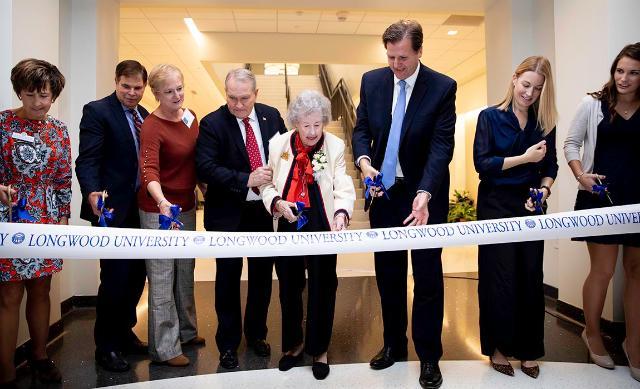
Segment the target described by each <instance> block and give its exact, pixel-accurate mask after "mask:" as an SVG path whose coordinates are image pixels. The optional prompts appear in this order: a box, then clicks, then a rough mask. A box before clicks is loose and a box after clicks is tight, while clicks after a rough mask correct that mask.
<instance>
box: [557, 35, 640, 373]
mask: <svg viewBox="0 0 640 389" xmlns="http://www.w3.org/2000/svg"><path fill="white" fill-rule="evenodd" d="M610 74H611V76H610V78H609V81H608V82H607V83H606V84H605V85H604V87H603V88H602V90H600V91H598V92H595V93H590V94H588V95H587V96H586V97H585V98H584V99H583V101H582V103H581V104H580V106H579V107H578V112H577V113H576V116H575V118H574V119H573V122H572V123H571V127H570V128H569V134H568V135H567V139H566V141H565V144H564V150H565V157H566V159H567V162H568V163H569V167H570V168H571V171H572V172H573V175H574V176H575V177H576V180H577V181H578V185H579V187H578V196H577V199H576V205H575V208H576V209H590V208H600V207H607V206H611V205H624V204H637V203H640V182H639V181H638V179H637V176H638V174H637V172H638V169H640V153H639V152H638V150H640V113H639V112H638V107H640V42H637V43H635V44H631V45H627V46H625V47H624V48H623V49H622V51H621V52H620V53H619V54H618V56H617V57H616V58H615V60H614V61H613V64H612V65H611V71H610ZM580 149H582V156H581V155H580ZM600 184H604V185H606V186H607V190H608V194H607V195H604V194H599V193H597V190H596V191H594V185H600ZM596 189H597V187H596ZM576 240H584V241H586V242H587V249H588V250H589V257H590V260H591V269H590V271H589V275H588V276H587V278H586V280H585V282H584V286H583V288H582V299H583V307H584V316H585V323H586V326H585V330H584V331H583V333H582V339H583V340H584V342H585V344H586V345H587V348H588V349H589V355H590V356H591V360H593V362H594V363H596V364H597V365H599V366H601V367H604V368H607V369H613V368H614V366H615V365H614V363H613V360H612V359H611V357H610V356H609V354H608V353H607V350H606V349H605V347H604V344H603V343H602V337H601V335H600V317H601V316H602V308H603V306H604V301H605V298H606V296H607V288H608V287H609V282H610V281H611V277H612V276H613V273H614V272H615V268H616V260H617V258H618V250H619V246H620V245H622V257H623V258H622V260H623V267H624V273H625V287H624V314H625V325H626V335H627V337H626V339H625V341H624V342H623V343H622V346H623V349H624V351H625V353H626V354H627V359H628V360H629V367H630V370H631V376H632V377H633V378H635V379H636V380H638V381H640V304H639V303H638V300H640V234H624V235H604V236H590V237H582V238H577V239H576Z"/></svg>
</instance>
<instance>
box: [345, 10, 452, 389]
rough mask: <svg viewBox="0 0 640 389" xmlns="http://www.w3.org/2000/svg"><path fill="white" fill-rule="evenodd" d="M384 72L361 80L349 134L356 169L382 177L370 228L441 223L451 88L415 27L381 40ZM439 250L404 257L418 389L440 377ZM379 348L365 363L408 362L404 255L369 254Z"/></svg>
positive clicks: (399, 26)
mask: <svg viewBox="0 0 640 389" xmlns="http://www.w3.org/2000/svg"><path fill="white" fill-rule="evenodd" d="M382 41H383V43H384V46H385V48H386V51H387V59H388V62H389V67H385V68H381V69H376V70H372V71H370V72H367V73H365V74H364V75H363V76H362V83H361V87H360V104H359V105H358V109H357V115H358V118H357V121H356V126H355V128H354V131H353V150H354V158H355V159H356V165H357V166H358V167H359V168H360V169H361V170H362V173H363V174H364V175H365V176H366V177H371V178H374V177H375V176H376V175H377V174H378V173H379V172H380V173H382V175H383V183H384V184H385V186H386V188H387V190H388V195H389V198H388V199H387V198H386V197H382V196H381V194H382V193H381V192H379V191H377V190H375V189H374V190H372V192H373V193H372V194H373V196H374V197H375V201H373V202H369V203H367V204H366V205H365V208H366V207H369V219H370V221H371V227H373V228H384V227H399V226H407V225H409V226H414V225H424V224H427V223H429V224H436V223H444V222H446V218H447V211H448V197H449V167H448V165H449V162H450V161H451V158H452V156H453V144H454V130H455V122H456V115H455V94H456V82H455V81H454V80H452V79H451V78H449V77H447V76H445V75H443V74H440V73H437V72H435V71H433V70H431V69H429V68H428V67H426V66H424V65H422V64H421V63H420V57H421V56H422V41H423V35H422V27H421V26H420V24H418V23H417V22H415V21H411V20H401V21H399V22H397V23H394V24H392V25H391V26H389V27H388V28H387V30H386V31H385V32H384V34H383V36H382ZM441 254H442V249H441V248H438V249H427V250H411V260H412V266H413V278H414V284H415V286H414V299H413V316H412V332H413V342H414V346H415V349H416V353H417V354H418V357H419V358H420V362H421V363H420V380H419V381H420V385H421V386H422V387H424V388H438V387H440V385H441V384H442V375H441V374H440V369H439V367H438V361H439V360H440V358H441V357H442V342H441V334H442V318H443V310H444V286H443V280H442V261H441ZM375 269H376V280H377V284H378V290H379V292H380V299H381V305H382V320H383V324H384V335H383V336H384V345H383V347H382V349H381V350H380V352H379V353H378V354H377V355H376V356H374V357H373V359H372V360H371V363H370V365H371V367H372V368H373V369H384V368H387V367H389V366H391V365H392V364H393V363H394V362H395V361H396V360H398V359H404V358H406V356H407V336H406V331H407V251H390V252H378V253H375Z"/></svg>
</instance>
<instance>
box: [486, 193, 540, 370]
mask: <svg viewBox="0 0 640 389" xmlns="http://www.w3.org/2000/svg"><path fill="white" fill-rule="evenodd" d="M528 197H529V186H528V185H525V186H492V185H489V184H486V183H483V182H481V183H480V186H479V189H478V219H479V220H486V219H500V218H506V217H517V216H527V215H532V213H531V212H529V211H527V210H526V209H525V208H524V203H525V201H526V200H527V198H528ZM543 255H544V241H531V242H517V243H502V244H491V245H480V246H478V278H479V282H478V298H479V302H480V345H481V349H482V354H484V355H487V356H491V355H493V353H494V351H495V349H496V348H497V349H498V350H500V352H501V353H502V354H504V355H506V356H508V357H514V358H516V359H520V360H535V359H538V358H540V357H542V356H543V355H544V291H543V270H542V269H543V265H542V258H543Z"/></svg>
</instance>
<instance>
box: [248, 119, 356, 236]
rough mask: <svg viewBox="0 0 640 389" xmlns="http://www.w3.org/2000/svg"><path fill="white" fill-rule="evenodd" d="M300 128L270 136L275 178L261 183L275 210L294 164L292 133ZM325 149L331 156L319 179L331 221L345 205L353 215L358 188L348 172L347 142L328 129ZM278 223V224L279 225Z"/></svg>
mask: <svg viewBox="0 0 640 389" xmlns="http://www.w3.org/2000/svg"><path fill="white" fill-rule="evenodd" d="M295 133H296V131H295V130H294V131H288V132H286V133H284V134H278V135H275V136H274V137H273V138H271V140H269V167H270V168H271V169H272V170H273V181H272V182H270V183H268V184H265V185H262V186H261V187H260V194H261V195H262V201H263V202H264V206H265V207H266V208H267V210H268V211H269V212H271V204H272V202H273V199H275V198H276V197H277V196H282V191H283V190H284V186H285V184H286V182H287V178H288V175H289V171H290V170H291V165H292V163H293V162H294V155H293V151H292V150H291V137H292V136H293V134H295ZM320 149H321V150H323V151H324V152H325V154H326V156H327V165H326V167H325V168H324V170H323V171H322V173H321V174H320V175H319V178H318V180H317V182H318V186H319V188H320V194H321V195H322V202H323V203H324V211H325V215H326V216H327V219H328V220H329V224H331V222H332V221H333V217H334V213H335V211H337V210H340V209H344V210H345V211H347V213H348V214H349V219H351V216H352V215H353V206H354V203H355V201H356V190H355V188H354V186H353V180H352V179H351V176H349V175H347V168H346V164H345V160H344V149H345V145H344V142H343V141H342V139H340V138H338V137H337V136H335V135H333V134H331V133H328V132H326V131H325V132H324V143H323V144H322V146H321V148H320ZM275 224H276V223H274V227H275Z"/></svg>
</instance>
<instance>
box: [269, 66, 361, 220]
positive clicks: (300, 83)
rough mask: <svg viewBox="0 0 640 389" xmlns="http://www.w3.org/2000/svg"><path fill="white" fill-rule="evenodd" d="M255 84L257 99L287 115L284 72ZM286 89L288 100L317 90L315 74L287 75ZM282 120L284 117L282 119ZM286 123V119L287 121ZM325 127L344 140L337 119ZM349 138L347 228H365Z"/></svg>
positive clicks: (347, 150) (319, 90)
mask: <svg viewBox="0 0 640 389" xmlns="http://www.w3.org/2000/svg"><path fill="white" fill-rule="evenodd" d="M256 82H257V87H258V101H259V102H261V103H264V104H267V105H270V106H272V107H275V108H277V109H278V110H279V111H280V114H281V115H282V117H283V118H286V116H287V99H286V92H285V82H284V76H262V75H257V76H256ZM288 83H289V91H290V93H291V100H293V99H295V97H296V96H297V95H298V94H299V93H300V92H301V91H303V90H305V89H311V90H317V91H318V92H320V93H322V87H321V84H320V79H319V77H318V76H306V75H305V76H288ZM285 120H286V119H285ZM287 125H288V126H290V124H289V123H287ZM325 131H327V132H330V133H332V134H333V135H336V136H337V137H339V138H341V139H342V140H345V131H344V129H343V128H342V125H341V123H340V122H339V121H332V122H329V124H328V125H327V126H326V127H325ZM349 143H350V142H345V144H346V145H347V149H346V150H345V154H344V159H345V162H346V165H347V174H349V175H350V176H351V179H352V180H353V185H354V186H355V188H356V202H355V204H354V209H353V215H352V218H351V224H350V226H349V229H350V230H360V229H368V228H370V226H369V215H367V214H366V213H365V212H364V189H363V184H362V179H361V178H360V171H359V170H357V169H356V167H355V164H354V162H353V151H352V150H351V147H350V146H349Z"/></svg>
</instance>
